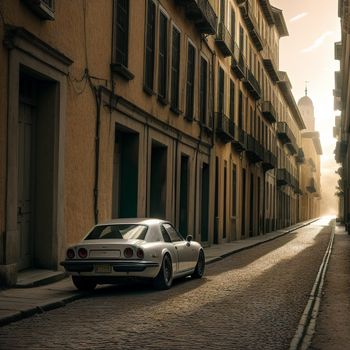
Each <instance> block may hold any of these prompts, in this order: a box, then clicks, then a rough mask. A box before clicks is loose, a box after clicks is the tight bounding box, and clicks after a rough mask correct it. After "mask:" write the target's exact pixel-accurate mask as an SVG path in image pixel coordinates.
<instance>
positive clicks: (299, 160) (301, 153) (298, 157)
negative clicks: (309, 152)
mask: <svg viewBox="0 0 350 350" xmlns="http://www.w3.org/2000/svg"><path fill="white" fill-rule="evenodd" d="M295 161H296V162H297V163H304V162H305V155H304V151H303V149H302V148H299V149H298V152H297V154H296V156H295Z"/></svg>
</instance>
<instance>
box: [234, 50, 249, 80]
mask: <svg viewBox="0 0 350 350" xmlns="http://www.w3.org/2000/svg"><path fill="white" fill-rule="evenodd" d="M231 69H232V70H233V72H234V73H235V74H236V75H237V78H239V79H242V78H245V77H246V73H247V65H246V63H245V58H244V56H243V53H242V50H241V49H240V48H239V47H238V46H237V45H236V44H235V46H234V50H233V55H232V61H231Z"/></svg>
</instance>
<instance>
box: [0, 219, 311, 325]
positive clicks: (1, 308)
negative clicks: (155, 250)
mask: <svg viewBox="0 0 350 350" xmlns="http://www.w3.org/2000/svg"><path fill="white" fill-rule="evenodd" d="M313 221H315V219H314V220H309V221H305V222H302V223H298V224H296V225H294V226H290V227H287V228H285V229H282V230H277V231H273V232H271V233H267V234H265V235H261V236H256V237H250V238H247V239H245V240H239V241H234V242H230V243H224V244H215V245H213V246H211V247H207V248H204V250H205V255H206V263H207V264H210V263H213V262H215V261H218V260H220V259H222V258H224V257H226V256H228V255H231V254H234V253H237V252H239V251H242V250H245V249H248V248H251V247H253V246H256V245H259V244H262V243H264V242H267V241H270V240H273V239H276V238H278V237H280V236H282V235H284V234H287V233H289V232H291V231H294V230H297V229H298V228H300V227H303V226H306V225H308V224H310V223H311V222H313ZM34 275H35V274H33V276H34ZM25 277H26V279H27V280H28V279H30V276H28V275H27V276H25ZM33 278H35V276H34V277H33ZM55 279H56V277H55V276H54V278H53V279H52V276H50V278H49V279H48V280H49V281H55ZM26 285H27V286H28V285H31V283H28V282H27V284H26ZM88 294H89V293H86V292H80V291H77V290H76V289H75V287H74V286H73V284H72V282H71V280H70V278H64V279H62V280H60V281H58V282H57V281H56V282H53V283H50V284H48V285H41V286H36V287H32V288H10V289H5V290H2V291H0V326H3V325H6V324H8V323H10V322H14V321H17V320H20V319H22V318H25V317H28V316H31V315H34V314H36V313H42V312H45V311H48V310H52V309H55V308H57V307H61V306H64V305H66V304H67V303H69V302H72V301H73V300H77V299H80V298H83V297H84V296H86V295H88Z"/></svg>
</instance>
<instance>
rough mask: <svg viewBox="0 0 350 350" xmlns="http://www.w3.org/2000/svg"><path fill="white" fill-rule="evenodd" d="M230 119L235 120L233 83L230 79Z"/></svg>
mask: <svg viewBox="0 0 350 350" xmlns="http://www.w3.org/2000/svg"><path fill="white" fill-rule="evenodd" d="M230 119H231V120H232V121H234V120H235V83H234V82H233V80H230Z"/></svg>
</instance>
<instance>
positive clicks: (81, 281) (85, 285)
mask: <svg viewBox="0 0 350 350" xmlns="http://www.w3.org/2000/svg"><path fill="white" fill-rule="evenodd" d="M72 281H73V283H74V285H75V286H76V287H77V288H78V289H79V290H83V291H91V290H94V289H95V287H96V284H97V283H96V282H95V281H93V280H91V279H89V278H88V277H83V276H72Z"/></svg>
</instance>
